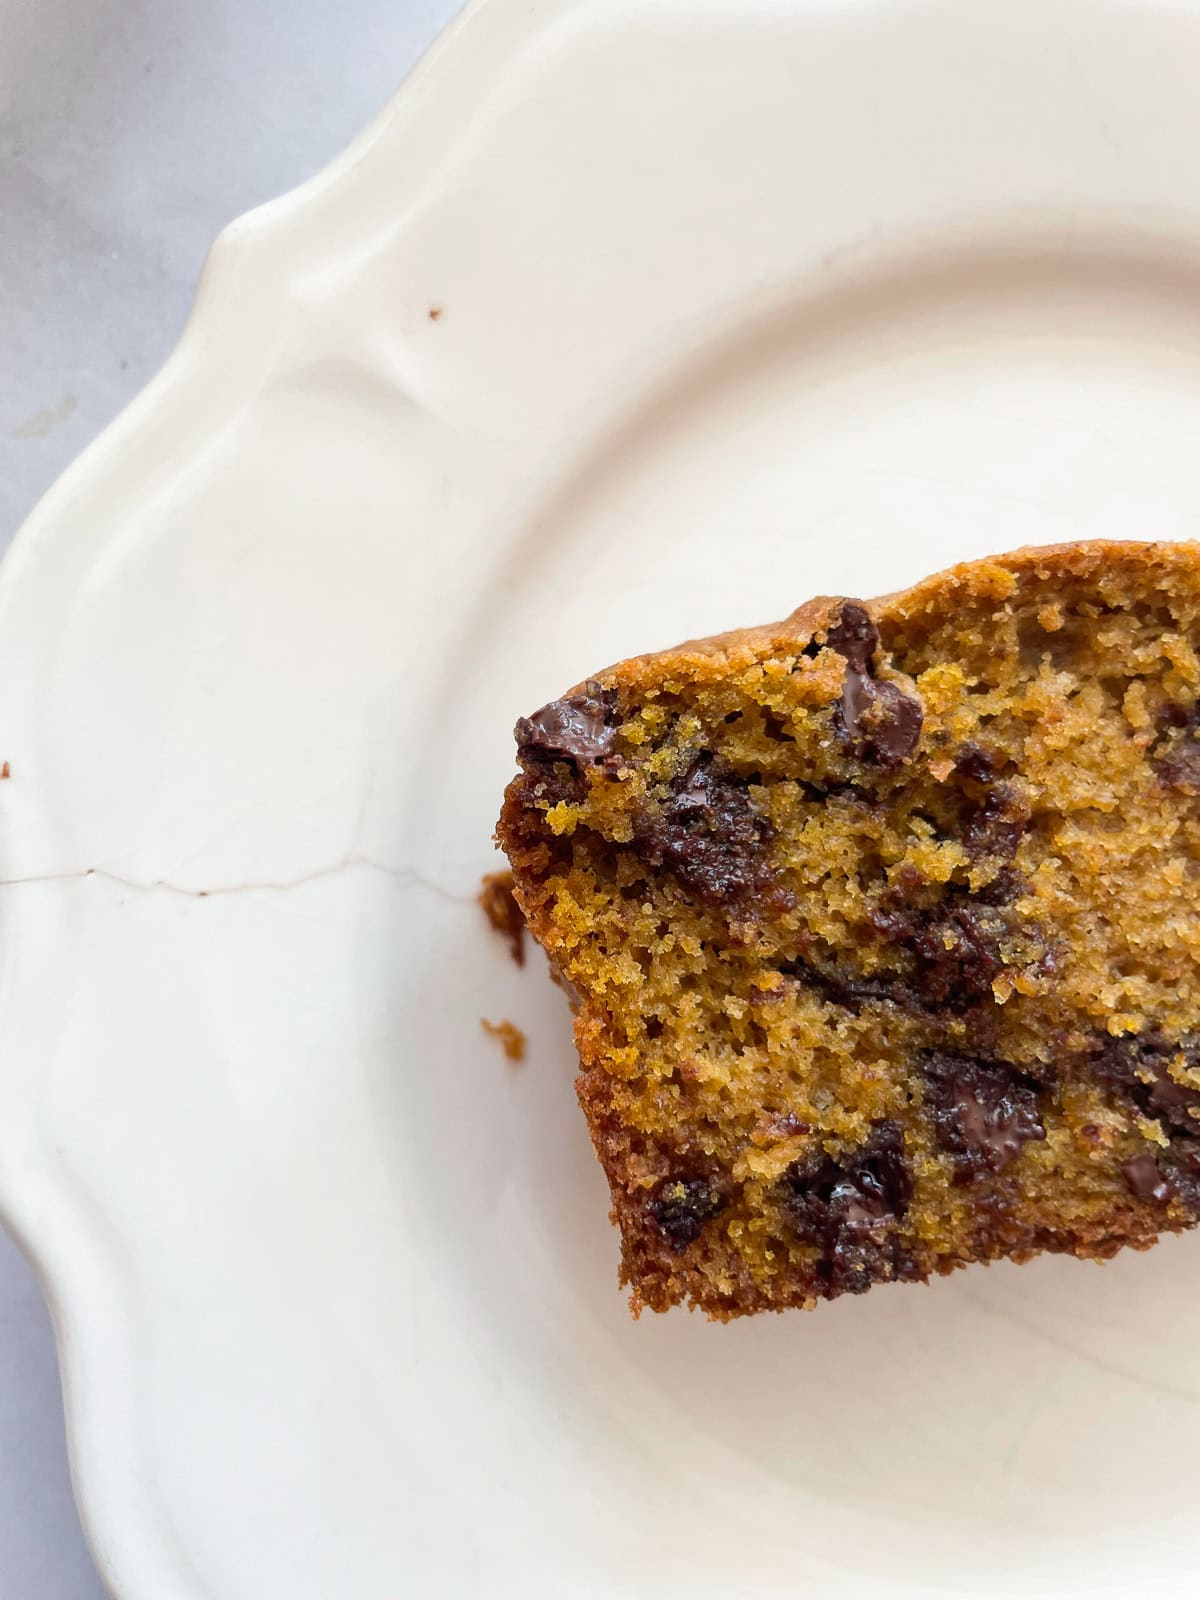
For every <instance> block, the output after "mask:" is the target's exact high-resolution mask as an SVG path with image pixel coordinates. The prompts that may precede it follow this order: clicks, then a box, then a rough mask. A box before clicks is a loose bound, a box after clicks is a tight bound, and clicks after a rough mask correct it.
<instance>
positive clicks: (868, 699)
mask: <svg viewBox="0 0 1200 1600" xmlns="http://www.w3.org/2000/svg"><path fill="white" fill-rule="evenodd" d="M827 643H828V645H829V648H830V649H831V650H836V651H837V653H838V654H839V655H841V656H844V657H845V658H846V676H845V678H844V680H843V683H842V697H841V700H840V701H839V703H838V705H837V708H836V710H835V713H834V719H835V724H836V726H837V729H838V732H839V733H840V735H841V737H842V738H843V739H844V740H845V741H846V743H847V744H848V745H849V747H850V751H851V754H852V755H854V756H855V757H856V758H857V759H858V760H860V761H866V762H869V763H870V764H871V765H873V766H877V767H881V768H882V769H883V770H884V771H885V772H890V771H892V770H894V769H895V768H896V767H898V766H900V765H901V763H902V762H904V761H906V760H907V759H908V757H909V756H911V755H912V753H913V751H914V750H915V749H916V748H917V745H918V743H919V741H920V738H921V724H922V721H923V720H924V712H923V709H922V706H921V702H920V701H919V700H917V699H915V698H914V697H913V696H912V695H907V694H905V693H904V691H903V690H902V689H901V688H900V687H899V685H898V684H895V683H891V682H890V681H888V680H887V679H882V678H875V677H873V676H872V671H871V657H872V655H873V654H874V651H875V649H876V646H877V645H878V643H879V630H878V628H876V626H875V624H874V623H873V622H872V621H871V618H870V617H869V616H868V615H867V613H866V611H865V610H864V609H863V607H862V606H861V605H859V604H858V602H857V601H855V600H847V601H846V602H845V603H844V604H843V606H842V611H841V615H840V616H839V618H838V620H837V622H836V623H835V624H834V625H833V627H831V628H830V630H829V633H828V635H827Z"/></svg>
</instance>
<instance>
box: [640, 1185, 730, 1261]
mask: <svg viewBox="0 0 1200 1600" xmlns="http://www.w3.org/2000/svg"><path fill="white" fill-rule="evenodd" d="M724 1204H725V1201H724V1197H723V1196H722V1195H720V1194H718V1193H717V1191H716V1190H715V1189H714V1188H713V1187H712V1185H711V1184H710V1183H709V1181H708V1179H707V1178H668V1179H667V1181H666V1182H665V1183H664V1184H663V1185H662V1187H661V1188H660V1189H659V1191H658V1194H657V1195H656V1196H655V1199H654V1202H653V1205H652V1206H651V1214H652V1215H653V1217H654V1221H655V1223H656V1224H657V1226H658V1228H659V1231H660V1232H661V1233H662V1235H663V1237H664V1238H665V1239H666V1241H667V1243H668V1244H669V1245H670V1246H671V1249H672V1250H686V1249H687V1247H688V1245H690V1244H694V1243H695V1241H696V1240H697V1239H698V1238H699V1237H700V1232H701V1229H702V1228H703V1227H704V1224H705V1223H706V1222H707V1221H708V1220H709V1218H710V1217H715V1216H716V1214H717V1212H718V1211H720V1209H721V1207H722V1206H723V1205H724Z"/></svg>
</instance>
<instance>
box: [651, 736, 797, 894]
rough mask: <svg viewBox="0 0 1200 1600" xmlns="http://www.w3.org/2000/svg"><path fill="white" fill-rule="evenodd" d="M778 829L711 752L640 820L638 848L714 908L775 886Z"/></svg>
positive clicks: (654, 863) (700, 759)
mask: <svg viewBox="0 0 1200 1600" xmlns="http://www.w3.org/2000/svg"><path fill="white" fill-rule="evenodd" d="M773 837H774V830H773V829H772V827H771V824H770V823H769V822H768V820H767V818H766V817H765V816H764V815H763V814H762V813H761V812H759V811H757V810H756V809H755V807H754V805H753V803H752V802H751V799H750V791H749V787H748V785H747V784H746V783H745V782H743V781H742V780H740V779H739V778H737V777H735V776H734V775H733V774H732V773H728V772H723V771H721V770H720V769H719V768H718V767H717V766H716V765H715V763H714V762H713V760H712V757H711V756H708V755H703V756H700V757H699V758H698V759H697V760H695V761H694V762H693V763H692V765H691V766H690V767H689V768H688V769H687V771H686V772H685V773H684V774H683V775H682V777H680V778H677V779H676V780H675V782H674V783H673V784H672V786H671V790H670V792H669V793H668V795H667V796H666V798H665V799H663V800H661V801H658V802H657V803H653V802H652V803H651V804H649V805H647V806H646V807H645V808H644V809H643V811H642V812H641V814H640V815H639V816H638V817H637V818H636V820H635V822H634V848H635V850H636V851H637V854H638V856H639V858H640V859H641V860H642V861H644V862H645V863H646V864H647V865H648V866H652V867H661V866H665V867H669V868H670V869H671V871H672V872H674V874H675V876H676V877H677V878H678V880H679V882H680V883H681V884H682V885H683V886H684V888H686V889H688V890H690V891H691V892H692V893H694V894H695V895H696V896H697V897H698V898H699V899H701V900H703V901H705V902H706V903H707V904H709V905H727V904H730V903H733V902H736V901H744V900H746V899H747V897H749V896H750V895H752V894H756V893H763V892H765V891H766V890H768V889H769V887H770V886H771V885H772V884H773V883H774V880H775V872H774V868H773V866H772V864H771V861H770V859H769V857H768V854H767V845H768V843H769V842H770V840H771V839H772V838H773Z"/></svg>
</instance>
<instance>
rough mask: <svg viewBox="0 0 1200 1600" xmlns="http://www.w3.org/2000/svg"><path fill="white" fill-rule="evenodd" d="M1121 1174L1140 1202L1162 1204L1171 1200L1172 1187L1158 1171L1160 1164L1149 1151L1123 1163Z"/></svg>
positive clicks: (1131, 1192) (1130, 1190)
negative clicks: (1151, 1201)
mask: <svg viewBox="0 0 1200 1600" xmlns="http://www.w3.org/2000/svg"><path fill="white" fill-rule="evenodd" d="M1121 1172H1122V1174H1123V1176H1124V1178H1125V1182H1126V1183H1127V1184H1128V1185H1129V1192H1130V1194H1132V1195H1133V1196H1134V1197H1135V1198H1136V1199H1138V1200H1157V1201H1158V1202H1159V1203H1160V1204H1161V1203H1162V1202H1163V1201H1164V1200H1169V1199H1170V1198H1171V1185H1170V1184H1169V1183H1168V1182H1167V1181H1166V1179H1165V1178H1164V1177H1163V1175H1162V1173H1161V1172H1160V1171H1159V1170H1158V1162H1157V1161H1156V1160H1155V1159H1154V1157H1153V1156H1152V1155H1151V1154H1150V1153H1149V1152H1148V1151H1147V1152H1146V1153H1145V1154H1143V1155H1140V1156H1134V1157H1133V1158H1132V1159H1131V1160H1129V1161H1123V1162H1122V1163H1121Z"/></svg>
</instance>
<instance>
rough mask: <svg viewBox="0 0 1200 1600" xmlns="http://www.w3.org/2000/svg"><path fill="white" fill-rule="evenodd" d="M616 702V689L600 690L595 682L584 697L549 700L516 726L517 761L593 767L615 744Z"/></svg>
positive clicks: (588, 686)
mask: <svg viewBox="0 0 1200 1600" xmlns="http://www.w3.org/2000/svg"><path fill="white" fill-rule="evenodd" d="M616 703H617V695H616V690H615V689H602V688H601V687H600V685H599V684H598V683H589V684H588V685H587V690H586V693H584V694H576V695H571V696H569V698H567V699H566V700H551V702H550V703H549V705H545V706H543V707H542V708H541V710H540V711H535V712H534V713H533V715H532V716H531V717H522V718H521V720H520V721H519V722H518V723H517V726H516V730H515V736H516V741H517V756H518V759H519V760H520V761H522V762H530V761H569V762H572V763H574V764H575V766H577V767H587V766H592V765H595V764H596V763H597V762H600V761H602V760H603V758H604V757H605V756H608V755H609V754H610V753H611V752H612V748H613V744H614V743H615V741H616V736H617V735H616V729H615V728H614V727H613V721H614V720H615V718H614V713H615V711H616Z"/></svg>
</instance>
